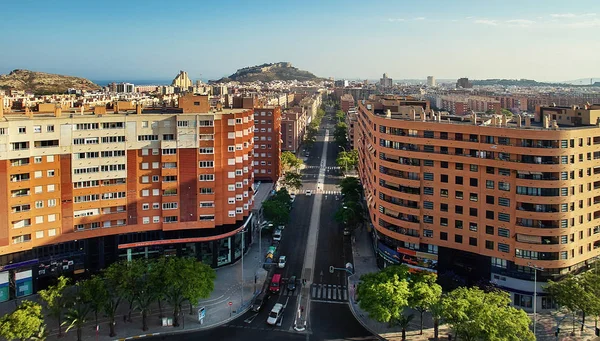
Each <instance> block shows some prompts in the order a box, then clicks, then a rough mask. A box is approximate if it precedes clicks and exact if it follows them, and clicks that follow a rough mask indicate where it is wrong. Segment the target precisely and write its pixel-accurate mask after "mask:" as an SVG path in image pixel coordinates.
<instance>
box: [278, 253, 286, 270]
mask: <svg viewBox="0 0 600 341" xmlns="http://www.w3.org/2000/svg"><path fill="white" fill-rule="evenodd" d="M286 262H287V258H286V257H285V256H280V257H279V263H277V264H278V266H279V267H280V268H285V263H286Z"/></svg>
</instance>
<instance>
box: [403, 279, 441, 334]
mask: <svg viewBox="0 0 600 341" xmlns="http://www.w3.org/2000/svg"><path fill="white" fill-rule="evenodd" d="M436 278H437V276H436V275H435V274H432V273H419V274H418V275H415V276H413V279H412V280H411V282H410V297H409V299H408V305H409V306H410V307H411V308H413V309H415V310H416V311H418V312H419V315H420V316H419V322H420V327H421V330H420V332H419V334H420V335H423V313H425V312H426V311H429V310H430V308H431V307H432V306H433V305H434V304H436V302H438V301H439V300H440V298H441V297H442V287H441V286H440V285H439V284H437V283H436V282H435V280H436Z"/></svg>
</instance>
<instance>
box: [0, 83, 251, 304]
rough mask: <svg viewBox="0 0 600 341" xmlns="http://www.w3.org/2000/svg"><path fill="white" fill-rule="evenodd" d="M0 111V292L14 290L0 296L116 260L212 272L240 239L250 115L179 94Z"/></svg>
mask: <svg viewBox="0 0 600 341" xmlns="http://www.w3.org/2000/svg"><path fill="white" fill-rule="evenodd" d="M0 103H2V101H0ZM0 113H3V114H2V117H0V145H1V146H3V148H1V150H0V170H1V171H0V174H1V175H0V188H1V189H2V190H0V196H1V200H0V217H1V218H0V265H1V268H0V281H2V283H0V286H2V287H4V286H5V284H6V283H8V282H10V283H16V285H15V286H10V295H7V296H6V297H3V299H7V298H8V297H11V298H13V297H22V296H26V295H28V294H31V293H32V292H35V291H37V290H39V289H41V288H44V287H45V286H46V285H47V284H48V281H49V279H51V278H53V277H55V276H57V275H66V276H71V277H77V276H80V275H82V274H85V273H87V272H95V271H98V270H99V269H102V268H104V267H106V266H107V265H109V264H110V263H112V262H114V261H117V260H119V259H131V258H135V257H155V256H157V255H161V254H167V255H168V254H179V255H188V256H193V257H197V258H198V259H201V260H202V261H203V262H205V263H206V264H210V265H211V266H215V267H217V266H223V265H226V264H230V263H232V262H234V261H235V260H236V259H238V258H239V257H240V256H241V251H242V247H241V245H242V241H243V242H244V243H245V244H248V243H249V242H250V239H251V235H252V234H251V233H245V234H244V235H245V236H242V233H240V232H241V231H242V230H244V228H245V227H246V226H252V224H250V223H251V214H250V212H251V209H252V205H253V180H254V169H253V159H254V156H253V150H254V114H253V110H252V109H222V108H219V107H218V108H210V107H209V105H208V97H207V96H192V95H188V96H186V97H183V98H181V99H180V101H179V107H178V108H159V109H156V110H152V109H148V110H146V111H143V110H142V108H141V106H137V107H136V109H135V110H122V111H121V110H119V106H116V107H115V109H114V111H112V112H110V111H107V110H106V107H95V108H93V111H85V110H84V109H83V108H78V109H70V110H62V108H61V107H60V106H57V107H56V110H55V111H54V112H53V113H51V114H46V113H37V112H32V111H29V110H27V111H26V112H25V113H24V112H8V111H6V112H5V111H4V110H3V108H1V107H0ZM7 281H8V282H7ZM5 282H6V283H5ZM6 290H9V289H6Z"/></svg>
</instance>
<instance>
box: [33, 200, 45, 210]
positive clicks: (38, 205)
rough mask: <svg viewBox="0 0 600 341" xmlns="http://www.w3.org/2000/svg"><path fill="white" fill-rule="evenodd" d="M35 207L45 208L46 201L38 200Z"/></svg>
mask: <svg viewBox="0 0 600 341" xmlns="http://www.w3.org/2000/svg"><path fill="white" fill-rule="evenodd" d="M35 208H44V201H43V200H38V201H36V202H35Z"/></svg>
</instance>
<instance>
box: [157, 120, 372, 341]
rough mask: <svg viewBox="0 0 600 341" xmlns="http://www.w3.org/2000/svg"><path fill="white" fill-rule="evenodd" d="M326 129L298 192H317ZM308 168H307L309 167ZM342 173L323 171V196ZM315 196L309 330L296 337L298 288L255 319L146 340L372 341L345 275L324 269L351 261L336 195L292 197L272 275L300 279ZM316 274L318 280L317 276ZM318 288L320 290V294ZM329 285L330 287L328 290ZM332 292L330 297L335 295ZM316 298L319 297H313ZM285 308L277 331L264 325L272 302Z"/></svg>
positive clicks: (332, 152) (330, 160)
mask: <svg viewBox="0 0 600 341" xmlns="http://www.w3.org/2000/svg"><path fill="white" fill-rule="evenodd" d="M328 116H329V118H328V117H327V116H326V118H325V119H324V121H323V127H324V128H327V129H329V133H330V135H331V136H330V138H332V135H333V128H334V121H333V120H332V119H331V118H330V117H331V116H330V115H328ZM324 134H325V129H321V131H320V132H319V136H318V139H317V142H316V143H315V144H314V146H313V147H312V148H311V149H310V150H309V152H310V157H309V158H308V159H307V160H306V161H305V165H306V166H307V168H306V169H304V170H303V190H307V189H309V190H313V193H314V191H315V190H316V189H317V184H316V181H317V176H316V175H317V174H318V169H317V168H316V167H318V166H319V165H320V162H321V155H322V151H323V148H324V145H323V138H324ZM336 154H337V150H336V147H335V144H334V143H330V144H329V145H328V152H327V166H328V167H332V166H335V157H336ZM311 166H312V168H311ZM340 179H341V173H339V171H337V170H335V169H332V170H329V171H327V172H326V177H325V184H324V186H323V187H324V188H322V190H323V191H330V192H335V191H337V192H339V188H338V187H337V183H338V182H339V180H340ZM314 195H323V205H322V207H321V228H320V232H319V241H318V246H317V257H316V264H315V276H314V283H315V284H317V285H316V286H315V288H314V289H313V288H311V289H312V290H311V292H312V293H315V294H318V295H315V297H312V298H311V301H312V302H311V306H310V307H311V308H310V317H309V330H308V332H305V333H298V332H295V331H294V329H293V321H294V313H295V308H296V301H297V297H298V296H297V295H298V294H299V292H300V284H298V285H297V289H296V290H295V291H293V292H288V291H287V290H286V289H283V288H285V286H283V288H282V289H283V290H282V291H281V292H280V293H279V294H278V295H274V296H272V297H271V298H270V299H269V301H268V302H267V304H265V306H264V307H263V309H262V310H261V311H260V312H259V313H258V314H257V313H253V312H247V313H245V314H244V315H242V316H240V317H239V318H237V319H235V320H233V321H231V322H229V323H227V324H225V325H223V326H220V327H217V328H214V329H211V330H205V331H199V332H192V333H187V334H176V335H170V336H169V335H160V336H157V337H152V338H149V339H150V340H198V339H203V340H223V341H225V340H252V341H256V340H277V341H280V340H305V341H306V340H315V341H316V340H319V341H320V340H377V338H376V337H375V336H373V335H372V334H371V333H369V332H368V331H367V330H366V329H364V327H362V325H361V324H360V323H359V322H358V321H356V319H355V318H354V316H353V315H352V312H351V311H350V308H349V307H348V301H347V299H348V297H347V294H344V293H343V292H344V291H345V286H346V284H347V280H346V273H345V272H342V271H336V272H334V273H333V274H331V273H329V266H330V265H333V266H335V267H340V268H343V267H344V265H345V264H346V263H347V262H351V261H352V260H351V259H352V252H351V246H350V240H349V239H350V238H349V237H344V236H343V227H342V226H339V224H338V223H337V222H335V220H334V213H335V211H336V210H337V209H338V208H339V206H340V204H341V197H340V196H339V195H335V194H330V195H325V194H313V196H306V195H302V194H301V195H297V196H296V200H295V202H294V207H293V209H292V212H291V217H290V223H289V224H288V226H286V228H285V230H284V231H283V236H282V240H281V243H280V246H279V248H278V256H279V255H285V256H287V264H286V266H285V268H283V269H276V270H275V273H280V274H282V277H283V278H290V277H291V276H293V275H295V276H297V277H298V278H299V279H300V276H301V272H302V268H303V264H302V263H303V261H304V253H305V246H306V240H307V235H308V230H309V223H310V216H311V214H312V206H313V200H314ZM321 272H322V274H323V276H321ZM319 284H320V285H321V286H320V289H321V290H317V289H319ZM330 286H331V287H330ZM334 292H335V293H334ZM316 296H319V297H320V298H317V297H316ZM278 302H279V303H283V304H286V303H287V305H286V308H285V310H284V314H283V320H282V321H281V325H279V326H269V325H267V324H266V320H267V316H268V314H269V311H270V310H271V309H272V307H273V306H274V305H275V303H278Z"/></svg>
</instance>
